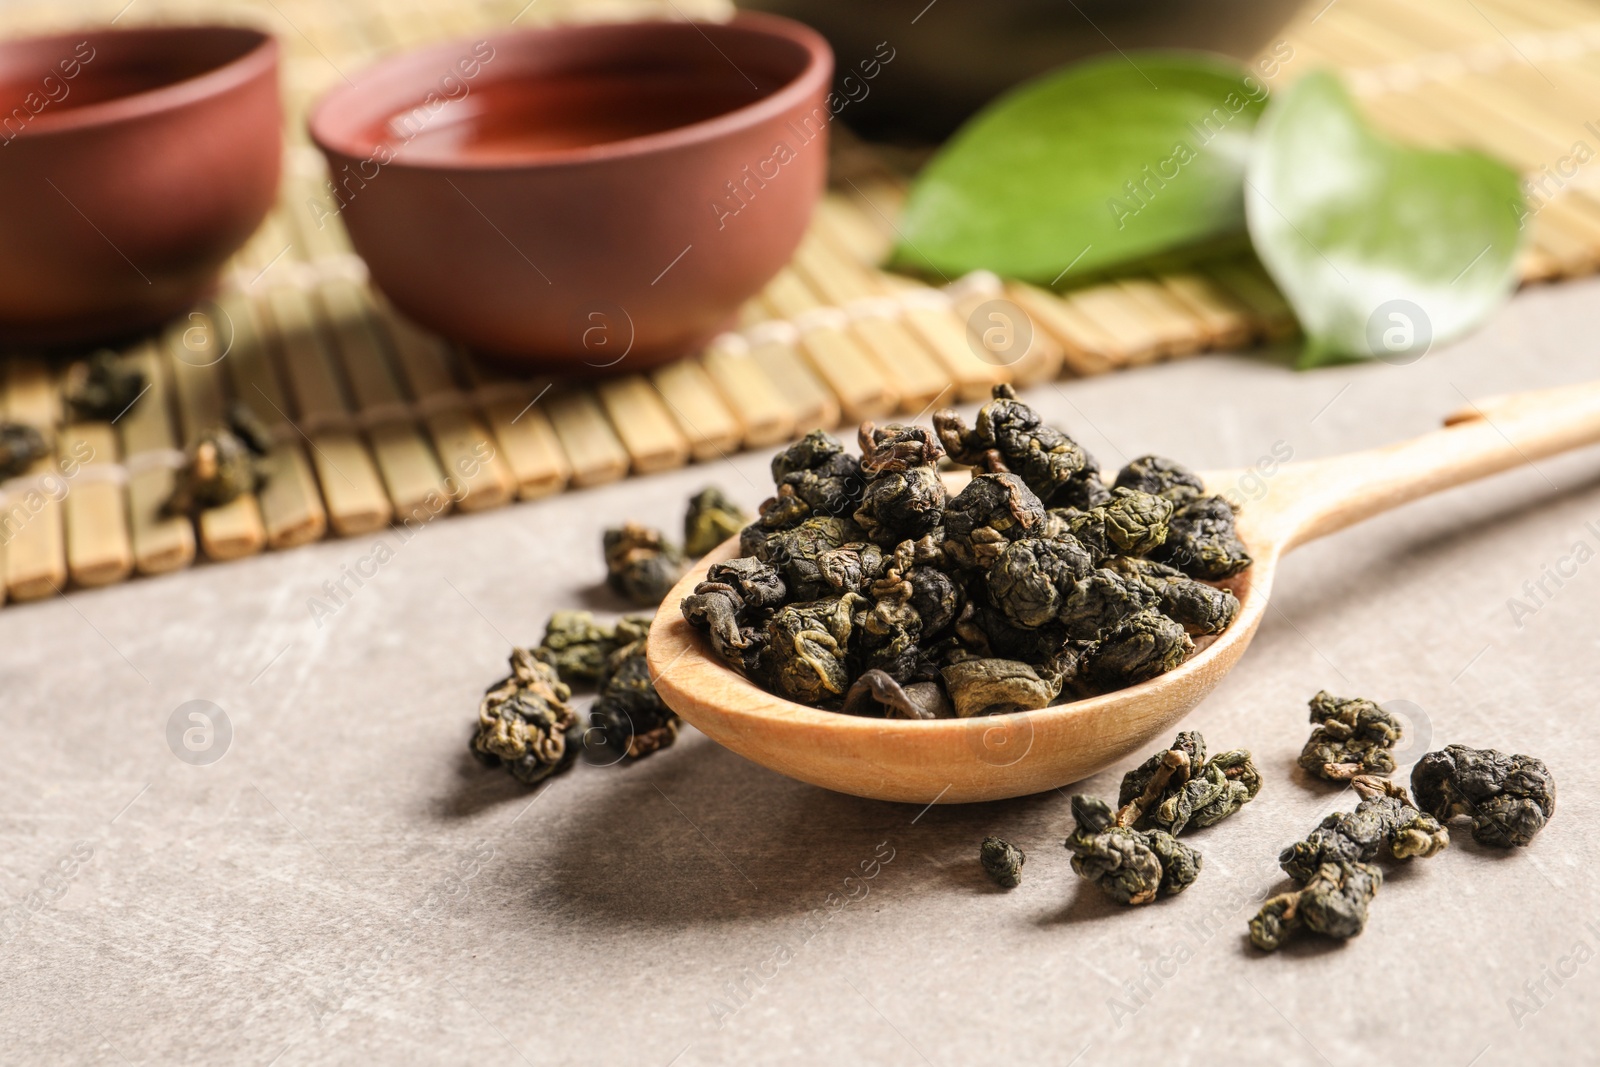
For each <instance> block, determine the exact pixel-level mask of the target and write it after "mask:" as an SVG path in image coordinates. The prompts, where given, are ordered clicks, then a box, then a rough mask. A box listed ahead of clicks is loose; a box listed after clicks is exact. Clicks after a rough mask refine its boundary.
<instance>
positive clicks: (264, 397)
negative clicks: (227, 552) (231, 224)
mask: <svg viewBox="0 0 1600 1067" xmlns="http://www.w3.org/2000/svg"><path fill="white" fill-rule="evenodd" d="M217 304H218V306H219V307H220V308H221V310H222V312H223V314H224V315H226V317H227V320H228V321H229V322H230V323H232V325H233V347H232V348H231V349H230V350H229V352H228V358H227V359H226V360H224V361H223V362H224V365H225V366H226V367H227V369H228V376H229V381H230V383H231V384H232V387H233V395H234V398H235V400H236V401H237V402H238V403H240V404H243V405H244V406H245V407H246V408H248V409H249V410H250V412H251V414H253V415H254V416H255V418H256V420H257V421H258V422H260V423H261V425H262V426H264V427H266V429H267V431H268V433H269V435H270V436H271V439H272V447H271V448H270V449H269V450H268V452H267V457H266V460H265V461H264V463H263V464H262V465H263V467H264V468H265V474H266V483H265V484H264V485H263V486H262V487H261V489H260V490H259V491H258V492H257V493H256V503H257V504H258V505H259V506H260V508H261V521H262V526H263V527H264V529H265V531H266V535H267V545H268V546H269V547H271V548H290V547H292V546H294V545H303V544H306V543H308V542H311V541H317V540H320V539H321V538H322V535H323V534H325V533H327V530H328V512H327V508H325V507H324V506H323V503H322V494H321V493H320V492H319V491H318V489H317V478H316V474H315V473H313V471H312V469H311V461H310V460H308V459H307V458H306V448H305V445H306V442H305V438H303V437H302V436H301V435H300V433H299V431H298V430H296V429H295V428H294V425H293V424H292V423H290V421H289V417H288V416H287V415H286V414H284V413H285V412H287V411H288V410H289V401H288V399H287V398H286V397H285V396H284V393H283V384H282V383H281V382H280V381H279V379H278V373H277V370H276V369H275V368H274V367H273V364H272V354H271V352H270V351H268V348H267V342H266V338H265V336H264V332H263V329H262V324H261V313H260V311H259V310H258V309H257V307H256V305H255V302H254V301H253V300H252V299H251V298H250V297H249V295H248V294H246V293H243V292H234V293H225V294H223V295H222V296H221V297H219V298H218V300H217Z"/></svg>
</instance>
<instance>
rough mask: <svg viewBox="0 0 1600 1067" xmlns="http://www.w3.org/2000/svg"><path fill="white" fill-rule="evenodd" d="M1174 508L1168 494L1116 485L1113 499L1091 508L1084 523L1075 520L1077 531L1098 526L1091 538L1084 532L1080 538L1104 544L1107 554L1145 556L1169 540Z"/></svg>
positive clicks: (1074, 526)
mask: <svg viewBox="0 0 1600 1067" xmlns="http://www.w3.org/2000/svg"><path fill="white" fill-rule="evenodd" d="M1172 512H1173V507H1172V501H1170V500H1168V499H1166V498H1165V497H1159V496H1152V495H1151V494H1149V493H1141V492H1139V491H1138V490H1137V489H1113V490H1112V491H1111V499H1110V500H1109V501H1107V502H1106V503H1104V504H1102V505H1100V506H1099V507H1095V508H1090V509H1089V510H1088V511H1087V512H1085V514H1084V518H1083V520H1082V522H1081V523H1074V525H1073V533H1075V534H1077V533H1079V530H1080V529H1081V530H1083V531H1084V532H1085V533H1087V532H1088V531H1089V530H1091V529H1094V528H1097V529H1094V533H1093V534H1091V535H1090V539H1086V538H1085V537H1083V536H1082V535H1080V537H1079V539H1080V540H1086V543H1091V544H1099V545H1101V546H1103V547H1104V548H1105V549H1106V551H1105V553H1104V554H1105V555H1113V554H1119V553H1120V554H1125V555H1129V556H1144V555H1148V554H1149V553H1151V552H1154V551H1155V550H1156V549H1158V548H1160V547H1161V545H1162V544H1163V543H1164V542H1165V541H1166V539H1167V524H1168V523H1169V522H1170V521H1171V519H1172Z"/></svg>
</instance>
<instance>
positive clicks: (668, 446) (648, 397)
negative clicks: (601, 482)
mask: <svg viewBox="0 0 1600 1067" xmlns="http://www.w3.org/2000/svg"><path fill="white" fill-rule="evenodd" d="M705 387H706V388H707V389H708V390H714V388H715V387H714V386H713V385H712V384H711V383H710V381H709V380H708V381H707V382H706V385H705ZM594 390H595V393H596V394H597V395H598V396H599V399H600V406H601V407H602V408H603V409H604V410H605V413H606V417H607V418H608V419H610V420H611V428H612V429H614V430H615V431H616V432H617V437H618V438H620V439H621V441H622V447H623V448H625V449H627V451H628V460H629V464H630V466H631V467H632V469H633V472H634V473H635V474H651V473H654V472H656V471H664V470H671V469H672V468H674V467H681V466H683V465H684V464H685V463H687V462H689V438H688V437H686V436H685V435H684V433H683V431H681V430H680V429H679V428H678V425H679V424H678V421H677V420H676V419H675V418H674V417H673V413H672V412H671V411H670V410H668V407H667V403H666V401H665V400H663V399H662V396H661V394H660V393H659V392H657V391H656V389H655V387H654V386H652V385H651V384H650V380H649V379H648V378H646V377H645V376H644V375H642V374H625V375H622V376H621V377H617V378H603V379H601V380H600V381H598V382H596V383H595V386H594ZM717 403H719V404H720V403H721V398H720V397H718V398H717ZM734 447H735V448H737V447H738V442H737V441H735V442H734Z"/></svg>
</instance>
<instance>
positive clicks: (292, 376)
mask: <svg viewBox="0 0 1600 1067" xmlns="http://www.w3.org/2000/svg"><path fill="white" fill-rule="evenodd" d="M265 306H266V309H267V311H268V312H269V315H270V318H269V321H270V323H271V326H270V329H271V336H272V339H273V343H274V347H275V349H276V351H277V354H278V358H279V360H280V365H281V366H282V368H283V376H284V380H285V382H286V383H287V386H288V389H287V391H288V394H289V396H290V397H291V398H292V400H293V402H294V412H293V413H292V415H291V413H290V412H288V411H284V412H282V413H281V414H282V415H283V416H284V418H285V419H286V420H288V421H289V422H290V424H291V425H292V426H294V427H295V428H296V429H297V430H298V431H299V432H300V434H301V435H302V436H303V437H304V438H305V439H306V442H307V443H308V444H309V445H310V447H311V462H312V466H313V467H314V468H315V469H316V472H317V481H318V483H319V484H320V485H321V486H322V499H323V502H324V504H325V505H326V507H327V509H328V519H329V521H330V522H331V523H332V524H333V528H334V531H335V532H337V533H339V534H341V535H343V536H346V537H348V536H352V535H355V534H362V533H370V532H372V531H373V530H379V529H382V528H383V527H384V526H386V525H388V523H389V519H390V517H391V516H392V515H393V514H394V509H393V505H392V504H391V503H390V502H389V497H388V494H387V493H385V492H384V487H383V480H382V478H381V477H380V476H379V474H378V469H377V466H376V465H375V464H374V462H373V460H372V457H371V456H370V455H369V454H368V453H367V450H366V448H365V446H364V445H363V444H362V442H361V438H360V437H359V436H358V435H357V434H356V433H355V431H354V430H352V429H351V428H350V427H351V426H352V425H353V420H352V418H351V415H350V409H349V407H348V405H347V404H346V403H345V399H344V390H343V388H342V387H341V386H340V385H339V380H338V378H337V377H336V376H335V374H334V369H333V356H332V354H331V353H330V352H329V351H328V348H327V342H326V341H324V340H323V338H322V335H321V333H320V332H319V330H318V328H317V325H316V322H315V321H314V319H313V317H312V309H311V303H310V299H309V298H308V296H307V295H306V293H305V292H303V291H302V290H300V289H297V288H294V287H291V286H275V287H273V288H272V289H270V290H268V292H267V296H266V300H265ZM296 419H298V421H296Z"/></svg>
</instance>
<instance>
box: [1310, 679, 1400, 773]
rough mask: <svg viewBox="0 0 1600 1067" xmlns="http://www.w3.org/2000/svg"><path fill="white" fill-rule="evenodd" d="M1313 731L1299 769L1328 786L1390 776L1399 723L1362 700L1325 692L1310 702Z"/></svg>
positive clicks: (1392, 769) (1375, 705) (1377, 707)
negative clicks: (1371, 776)
mask: <svg viewBox="0 0 1600 1067" xmlns="http://www.w3.org/2000/svg"><path fill="white" fill-rule="evenodd" d="M1311 721H1312V723H1314V724H1315V726H1316V728H1315V729H1314V730H1312V731H1311V738H1310V740H1308V741H1307V742H1306V747H1305V749H1304V750H1303V751H1302V752H1301V753H1300V766H1301V767H1303V768H1305V770H1306V772H1307V773H1309V774H1314V775H1316V776H1317V777H1318V778H1326V779H1327V780H1328V781H1330V782H1348V781H1349V780H1350V779H1351V778H1354V777H1355V776H1356V775H1358V774H1393V773H1394V746H1395V745H1396V743H1398V742H1399V740H1400V735H1401V732H1402V727H1401V725H1400V720H1399V719H1396V718H1395V717H1394V716H1393V715H1390V714H1389V713H1388V712H1387V711H1384V710H1383V709H1382V708H1380V707H1379V706H1378V705H1377V704H1374V703H1373V702H1372V701H1370V700H1366V699H1363V698H1361V697H1351V698H1348V699H1347V698H1344V697H1336V696H1334V695H1333V694H1332V693H1329V692H1328V691H1327V690H1326V689H1324V690H1323V691H1322V692H1320V693H1318V694H1317V695H1316V696H1314V697H1312V698H1311Z"/></svg>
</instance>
